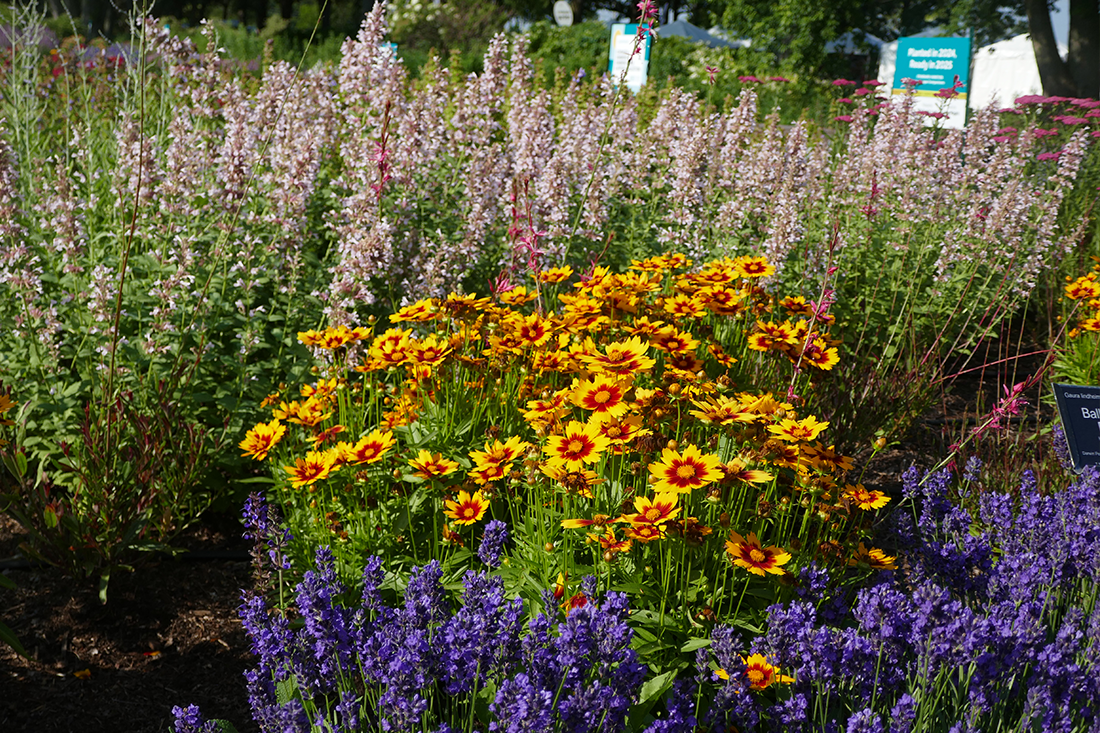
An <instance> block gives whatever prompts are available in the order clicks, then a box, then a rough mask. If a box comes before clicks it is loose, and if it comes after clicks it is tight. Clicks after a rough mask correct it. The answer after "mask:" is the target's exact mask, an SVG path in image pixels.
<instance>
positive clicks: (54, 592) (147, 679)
mask: <svg viewBox="0 0 1100 733" xmlns="http://www.w3.org/2000/svg"><path fill="white" fill-rule="evenodd" d="M234 525H236V526H234ZM21 540H22V534H21V530H20V527H19V525H18V524H16V523H15V522H14V521H13V520H11V519H9V518H8V517H5V516H2V515H0V558H11V557H13V556H14V555H16V553H17V548H18V544H19V542H20V541H21ZM177 544H178V545H180V546H182V547H186V548H187V549H189V550H194V551H197V552H203V553H208V554H209V553H212V552H213V553H214V554H230V557H232V555H240V553H243V552H247V547H246V546H245V545H244V544H243V543H242V542H241V540H240V525H239V524H237V523H236V522H235V521H228V520H227V518H224V517H223V518H221V519H220V520H219V519H218V518H217V517H215V518H213V519H212V520H208V521H207V522H206V523H205V524H203V525H202V526H199V527H197V528H195V529H193V530H190V531H188V532H187V533H186V534H185V535H184V536H183V537H181V538H180V540H179V541H178V542H177ZM226 551H229V553H226ZM0 572H3V574H4V575H6V576H7V577H8V578H10V579H11V580H12V581H14V582H15V583H16V584H17V588H16V589H15V590H14V591H5V590H2V589H0V620H3V622H4V623H5V624H7V625H8V626H9V627H10V628H11V629H12V630H13V631H14V632H15V633H16V634H17V636H18V637H19V638H20V641H21V642H22V643H23V646H24V647H25V648H26V651H27V655H28V658H23V657H20V656H19V655H17V654H15V652H13V651H12V650H11V649H9V648H7V647H6V646H3V645H0V731H4V732H5V733H23V732H24V731H26V732H27V733H30V732H31V731H35V732H36V733H41V732H43V731H50V732H56V733H62V732H64V731H72V732H73V733H76V732H77V731H79V732H80V733H99V732H100V731H102V732H103V733H107V732H110V733H119V732H122V731H126V732H131V731H132V732H134V733H146V732H148V733H154V732H158V733H159V732H160V731H170V730H172V722H173V717H172V707H173V706H175V705H180V706H186V705H188V704H191V703H194V704H197V705H199V706H200V707H201V708H202V710H203V713H204V714H206V715H207V717H211V718H224V719H227V720H230V721H232V722H233V724H234V725H235V726H236V727H237V729H238V730H239V731H240V732H241V733H248V731H254V730H256V727H255V726H254V725H253V724H252V720H251V715H250V713H249V708H248V702H247V697H246V694H245V687H244V678H243V672H244V670H245V669H246V668H248V666H249V665H250V663H251V653H250V644H249V640H248V638H247V635H246V634H245V633H244V630H243V629H242V627H241V623H240V621H239V620H238V619H237V606H238V605H239V603H240V590H241V588H246V587H248V586H249V584H250V570H249V563H248V561H247V559H205V560H194V559H190V560H183V559H171V558H168V557H164V558H163V559H155V560H153V561H152V562H150V563H148V564H147V565H145V566H142V567H139V568H137V569H136V570H134V572H132V573H120V574H117V575H115V576H113V577H112V578H111V582H110V585H109V588H108V595H107V603H106V605H103V604H101V603H100V602H99V598H98V595H97V592H96V587H95V584H94V583H93V582H89V581H75V580H73V579H72V578H68V577H65V576H63V575H61V574H60V573H59V572H58V571H57V570H55V569H54V568H50V567H24V568H18V569H5V570H2V571H0Z"/></svg>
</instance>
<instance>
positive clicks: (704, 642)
mask: <svg viewBox="0 0 1100 733" xmlns="http://www.w3.org/2000/svg"><path fill="white" fill-rule="evenodd" d="M705 646H710V639H689V640H688V643H686V644H684V645H683V646H682V647H680V651H682V652H693V651H695V650H696V649H702V648H703V647H705Z"/></svg>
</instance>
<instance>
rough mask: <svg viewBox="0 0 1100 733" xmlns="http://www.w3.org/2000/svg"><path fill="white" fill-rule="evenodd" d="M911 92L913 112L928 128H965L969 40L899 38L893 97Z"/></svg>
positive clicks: (968, 87) (968, 82)
mask: <svg viewBox="0 0 1100 733" xmlns="http://www.w3.org/2000/svg"><path fill="white" fill-rule="evenodd" d="M909 88H911V89H912V90H913V92H912V93H913V95H914V97H915V98H914V100H913V109H914V110H916V111H917V112H919V113H921V114H923V115H925V116H926V117H927V118H928V119H929V121H930V124H932V123H938V124H940V125H941V126H943V127H953V128H961V127H963V126H964V125H965V124H966V99H967V96H968V93H969V91H970V39H969V38H899V39H898V57H897V63H896V65H895V66H894V83H893V93H894V94H905V93H907V90H908V89H909Z"/></svg>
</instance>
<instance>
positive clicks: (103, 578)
mask: <svg viewBox="0 0 1100 733" xmlns="http://www.w3.org/2000/svg"><path fill="white" fill-rule="evenodd" d="M110 582H111V569H110V568H107V569H106V570H104V571H103V573H102V574H101V575H100V576H99V602H100V603H102V604H103V605H106V604H107V584H108V583H110Z"/></svg>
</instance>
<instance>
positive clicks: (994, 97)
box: [969, 33, 1061, 109]
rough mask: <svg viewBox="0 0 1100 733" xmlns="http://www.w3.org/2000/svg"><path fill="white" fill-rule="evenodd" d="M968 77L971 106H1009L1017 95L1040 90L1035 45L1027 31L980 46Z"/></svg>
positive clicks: (1040, 84)
mask: <svg viewBox="0 0 1100 733" xmlns="http://www.w3.org/2000/svg"><path fill="white" fill-rule="evenodd" d="M1059 50H1061V49H1059ZM970 78H971V81H970V99H969V102H970V109H982V108H984V107H988V106H989V105H991V104H997V105H998V106H1001V107H1011V106H1012V105H1013V104H1014V103H1015V100H1016V98H1017V97H1022V96H1024V95H1025V94H1042V93H1043V82H1042V81H1041V80H1040V79H1039V67H1038V66H1037V65H1036V64H1035V49H1034V47H1032V45H1031V37H1030V36H1028V35H1027V34H1026V33H1025V34H1023V35H1020V36H1016V37H1015V38H1009V39H1008V40H1006V41H998V42H997V43H993V44H990V45H989V46H986V47H984V48H979V49H978V51H977V53H975V54H974V60H973V63H972V64H971V67H970Z"/></svg>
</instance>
